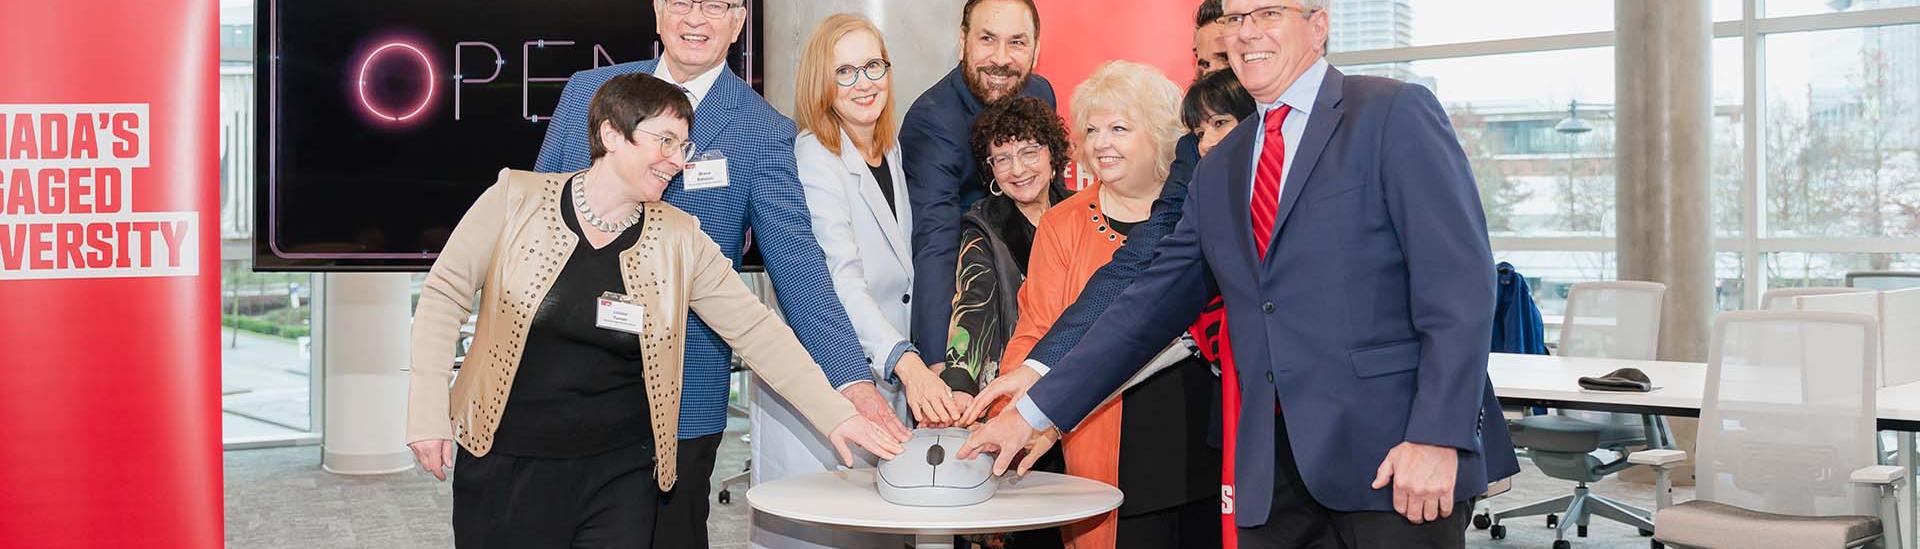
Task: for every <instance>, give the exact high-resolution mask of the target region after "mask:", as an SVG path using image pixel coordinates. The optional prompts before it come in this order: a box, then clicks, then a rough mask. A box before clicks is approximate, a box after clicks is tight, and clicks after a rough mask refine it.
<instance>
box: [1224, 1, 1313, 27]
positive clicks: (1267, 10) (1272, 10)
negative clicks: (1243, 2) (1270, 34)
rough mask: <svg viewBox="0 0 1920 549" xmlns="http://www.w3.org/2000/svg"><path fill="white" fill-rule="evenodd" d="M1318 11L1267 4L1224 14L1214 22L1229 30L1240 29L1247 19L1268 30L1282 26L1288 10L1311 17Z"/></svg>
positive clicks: (1255, 25)
mask: <svg viewBox="0 0 1920 549" xmlns="http://www.w3.org/2000/svg"><path fill="white" fill-rule="evenodd" d="M1316 11H1319V10H1310V9H1304V8H1296V7H1293V6H1267V7H1264V8H1260V9H1257V10H1253V11H1249V12H1244V13H1229V14H1226V15H1222V16H1220V18H1219V19H1215V20H1214V22H1215V23H1219V24H1221V25H1225V26H1226V27H1227V30H1230V31H1238V30H1240V26H1241V25H1244V24H1246V23H1247V21H1252V22H1253V24H1254V28H1258V29H1261V30H1266V29H1271V28H1274V27H1278V26H1280V22H1281V21H1284V20H1286V18H1287V12H1298V13H1299V14H1300V15H1301V16H1302V17H1310V16H1312V15H1313V14H1314V12H1316Z"/></svg>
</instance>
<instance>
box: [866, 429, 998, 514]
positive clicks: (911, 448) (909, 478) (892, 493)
mask: <svg viewBox="0 0 1920 549" xmlns="http://www.w3.org/2000/svg"><path fill="white" fill-rule="evenodd" d="M966 442H967V430H966V429H954V428H948V429H915V430H914V431H913V439H912V440H908V441H907V443H906V444H905V446H906V448H907V449H906V451H904V452H901V453H900V456H899V457H896V458H893V459H892V460H888V461H887V462H885V463H881V464H880V474H879V475H878V476H877V477H875V479H874V485H875V486H876V487H878V488H879V490H880V498H881V499H885V500H887V501H890V502H893V503H895V504H899V505H911V506H915V507H958V506H962V505H973V504H975V503H980V502H983V501H986V500H988V499H989V498H992V497H993V491H994V489H996V488H998V487H999V484H1000V483H999V482H998V481H996V480H995V479H994V478H993V457H992V456H989V455H986V454H981V455H978V456H974V457H973V459H968V460H961V459H958V458H955V457H954V456H955V455H956V454H959V453H960V445H962V444H965V443H966Z"/></svg>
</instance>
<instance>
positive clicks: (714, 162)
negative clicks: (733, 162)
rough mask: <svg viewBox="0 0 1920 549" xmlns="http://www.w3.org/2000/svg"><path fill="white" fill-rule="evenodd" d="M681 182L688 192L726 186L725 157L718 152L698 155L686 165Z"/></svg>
mask: <svg viewBox="0 0 1920 549" xmlns="http://www.w3.org/2000/svg"><path fill="white" fill-rule="evenodd" d="M681 182H682V183H683V184H685V185H686V187H687V190H689V191H697V190H701V189H713V188H719V187H725V186H727V156H726V155H724V154H721V153H720V151H707V152H703V153H700V156H696V157H693V161H691V162H688V163H687V171H686V173H685V174H684V177H683V178H682V179H681Z"/></svg>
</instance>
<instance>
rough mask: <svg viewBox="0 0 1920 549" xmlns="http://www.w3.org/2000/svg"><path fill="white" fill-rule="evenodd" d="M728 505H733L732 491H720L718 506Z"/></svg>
mask: <svg viewBox="0 0 1920 549" xmlns="http://www.w3.org/2000/svg"><path fill="white" fill-rule="evenodd" d="M729 503H733V491H732V490H721V491H720V504H721V505H726V504H729Z"/></svg>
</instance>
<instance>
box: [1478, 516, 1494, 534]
mask: <svg viewBox="0 0 1920 549" xmlns="http://www.w3.org/2000/svg"><path fill="white" fill-rule="evenodd" d="M1492 526H1493V515H1489V514H1486V513H1481V514H1478V515H1474V516H1473V527H1474V528H1478V529H1481V530H1485V529H1487V528H1489V527H1492Z"/></svg>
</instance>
